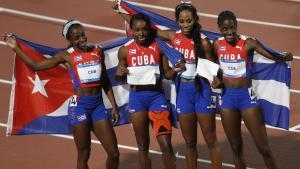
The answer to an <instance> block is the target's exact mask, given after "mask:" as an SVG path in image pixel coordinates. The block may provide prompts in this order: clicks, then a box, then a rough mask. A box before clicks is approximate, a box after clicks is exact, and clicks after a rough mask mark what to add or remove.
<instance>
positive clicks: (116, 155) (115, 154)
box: [107, 150, 120, 160]
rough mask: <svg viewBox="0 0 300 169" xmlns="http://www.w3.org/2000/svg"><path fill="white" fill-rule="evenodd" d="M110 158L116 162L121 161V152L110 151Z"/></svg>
mask: <svg viewBox="0 0 300 169" xmlns="http://www.w3.org/2000/svg"><path fill="white" fill-rule="evenodd" d="M107 155H108V158H109V159H114V160H117V159H119V157H120V152H119V150H116V151H110V152H108V154H107Z"/></svg>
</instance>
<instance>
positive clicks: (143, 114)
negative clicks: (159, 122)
mask: <svg viewBox="0 0 300 169" xmlns="http://www.w3.org/2000/svg"><path fill="white" fill-rule="evenodd" d="M130 119H131V123H132V126H133V130H134V133H135V138H136V142H137V145H138V149H139V162H140V166H141V169H151V160H150V158H149V144H150V138H149V119H148V112H147V111H145V110H142V111H139V112H135V113H133V114H131V117H130Z"/></svg>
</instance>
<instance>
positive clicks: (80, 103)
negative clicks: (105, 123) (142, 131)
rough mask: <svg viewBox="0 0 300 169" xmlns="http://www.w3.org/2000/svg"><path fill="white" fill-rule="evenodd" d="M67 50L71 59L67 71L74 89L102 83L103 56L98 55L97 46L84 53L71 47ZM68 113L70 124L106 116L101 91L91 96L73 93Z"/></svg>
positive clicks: (100, 118) (105, 117) (96, 119)
mask: <svg viewBox="0 0 300 169" xmlns="http://www.w3.org/2000/svg"><path fill="white" fill-rule="evenodd" d="M67 52H68V53H69V56H70V58H71V60H72V68H71V69H69V73H70V76H71V78H72V80H73V84H74V88H75V89H79V88H88V87H95V86H100V85H101V84H102V83H101V73H102V64H103V60H102V57H104V56H100V54H99V48H98V47H95V48H94V49H93V50H92V51H90V52H85V53H79V52H76V51H75V50H74V48H72V47H71V48H69V49H68V50H67ZM68 115H69V119H70V123H71V124H72V125H78V124H83V123H87V122H90V121H98V120H103V119H107V118H108V114H107V111H106V110H105V107H104V104H103V100H102V95H101V93H100V94H98V95H92V96H79V95H73V96H72V97H71V100H70V102H69V108H68Z"/></svg>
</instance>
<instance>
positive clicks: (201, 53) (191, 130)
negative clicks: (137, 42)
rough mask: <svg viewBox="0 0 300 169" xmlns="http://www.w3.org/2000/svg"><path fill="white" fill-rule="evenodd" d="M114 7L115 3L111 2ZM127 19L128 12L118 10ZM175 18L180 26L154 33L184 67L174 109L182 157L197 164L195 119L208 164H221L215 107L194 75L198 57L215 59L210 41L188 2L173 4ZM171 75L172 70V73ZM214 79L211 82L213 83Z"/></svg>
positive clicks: (192, 167) (206, 88)
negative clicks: (168, 44)
mask: <svg viewBox="0 0 300 169" xmlns="http://www.w3.org/2000/svg"><path fill="white" fill-rule="evenodd" d="M113 8H114V9H118V4H117V3H114V5H113ZM120 14H121V15H122V17H123V18H124V19H125V20H126V21H128V20H129V19H130V16H129V15H127V14H123V13H120ZM175 17H176V22H177V23H178V24H179V27H180V30H179V31H177V32H175V31H172V30H157V36H158V37H160V38H162V39H163V40H166V41H170V42H171V45H172V47H174V48H175V49H177V50H178V51H180V52H181V53H182V54H183V56H184V59H185V61H186V70H185V71H183V72H182V73H180V74H178V76H179V78H178V81H179V83H178V85H177V88H178V89H177V101H176V109H177V112H178V116H179V123H180V128H181V132H182V135H183V137H184V140H185V143H186V161H187V167H188V168H189V169H196V168H197V156H198V153H197V146H196V145H197V122H198V123H199V124H200V127H201V130H202V133H203V136H204V139H205V141H206V144H207V146H208V148H209V152H210V158H211V161H212V168H214V169H219V168H221V166H222V160H221V155H220V149H219V146H218V142H217V136H216V124H215V110H214V108H213V106H212V104H213V103H212V102H211V101H212V100H214V99H212V98H211V87H210V84H209V82H208V80H207V79H205V78H201V77H199V76H196V67H197V60H198V58H205V59H208V60H210V61H212V62H215V60H214V58H213V56H212V45H211V43H210V41H209V40H208V38H206V37H205V36H204V35H203V34H201V25H200V24H199V23H198V21H199V17H198V15H197V10H196V8H195V7H194V6H193V5H192V4H190V3H181V4H178V5H177V6H176V8H175ZM173 75H174V76H175V74H173ZM215 82H217V81H214V82H213V85H214V84H215Z"/></svg>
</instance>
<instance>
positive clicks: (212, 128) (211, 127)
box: [197, 112, 216, 139]
mask: <svg viewBox="0 0 300 169" xmlns="http://www.w3.org/2000/svg"><path fill="white" fill-rule="evenodd" d="M215 117H216V114H215V113H214V112H212V113H208V114H200V113H197V119H198V122H199V124H200V128H201V131H202V133H203V135H204V137H205V139H208V138H212V137H216V118H215Z"/></svg>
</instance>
